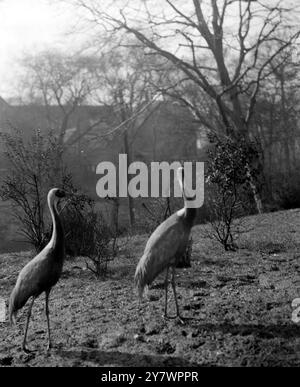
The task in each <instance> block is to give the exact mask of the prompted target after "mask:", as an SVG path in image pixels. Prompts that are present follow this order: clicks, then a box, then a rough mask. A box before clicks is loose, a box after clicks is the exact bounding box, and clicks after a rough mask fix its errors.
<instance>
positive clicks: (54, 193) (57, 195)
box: [48, 188, 66, 206]
mask: <svg viewBox="0 0 300 387" xmlns="http://www.w3.org/2000/svg"><path fill="white" fill-rule="evenodd" d="M65 196H66V193H65V191H63V190H62V189H60V188H52V189H50V191H49V192H48V204H49V205H50V206H53V204H55V205H56V204H57V203H58V201H59V199H61V198H64V197H65Z"/></svg>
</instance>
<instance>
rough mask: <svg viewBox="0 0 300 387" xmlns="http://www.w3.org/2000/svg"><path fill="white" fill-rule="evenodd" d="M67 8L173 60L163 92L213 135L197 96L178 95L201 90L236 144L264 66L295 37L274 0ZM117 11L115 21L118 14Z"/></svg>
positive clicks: (81, 2) (172, 0)
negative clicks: (173, 75) (173, 72)
mask: <svg viewBox="0 0 300 387" xmlns="http://www.w3.org/2000/svg"><path fill="white" fill-rule="evenodd" d="M73 3H75V4H76V5H77V6H80V7H84V9H85V10H88V11H89V12H90V13H91V14H92V16H93V22H94V23H96V24H98V25H100V24H103V23H106V27H107V28H109V27H110V28H111V29H112V30H113V31H114V32H116V33H120V32H121V33H122V32H127V33H129V34H131V35H133V36H134V37H135V38H136V41H137V43H135V45H136V44H140V45H142V46H143V47H147V49H148V54H150V55H154V54H155V55H158V56H159V57H161V58H164V59H165V60H166V61H167V62H168V63H171V64H172V65H173V66H174V68H176V69H177V70H178V71H179V77H178V78H177V80H176V82H175V83H173V85H169V86H168V88H167V89H165V90H164V91H165V92H166V93H168V94H170V95H173V96H175V97H177V98H178V97H179V98H180V100H181V101H183V102H185V103H186V105H187V106H188V107H189V108H190V109H191V110H192V112H193V113H194V115H195V117H196V118H197V119H198V120H199V122H200V123H201V124H202V125H205V126H206V127H207V128H208V129H209V130H211V131H215V128H214V127H213V125H211V123H210V119H209V117H208V116H207V111H203V108H202V105H201V99H199V101H198V102H197V101H196V99H195V98H194V99H190V98H189V95H188V94H180V93H178V90H180V88H179V87H181V88H182V85H185V88H189V87H193V88H194V90H195V91H197V94H198V95H201V94H202V95H203V93H204V95H205V97H206V98H207V99H208V100H209V101H210V103H211V104H213V105H214V109H215V111H216V112H217V115H218V120H219V122H221V124H222V129H223V133H222V134H223V135H225V136H229V137H231V138H235V139H236V140H237V141H238V140H239V138H244V139H247V140H250V139H251V130H250V129H251V125H252V123H253V120H252V119H253V113H254V109H255V106H256V101H257V96H258V94H259V91H260V86H261V84H262V81H263V80H264V79H266V77H268V75H269V74H270V72H271V71H272V70H270V67H269V65H270V63H271V62H273V61H274V59H275V58H276V57H277V56H278V55H279V54H281V53H282V52H284V51H285V50H286V49H287V48H289V47H290V46H291V44H292V43H293V42H294V41H295V40H296V39H297V38H298V37H299V28H297V27H295V26H297V23H294V26H293V25H292V24H291V23H290V25H291V27H289V28H288V23H289V22H290V20H287V15H288V14H289V11H291V9H288V8H287V7H285V6H284V3H283V1H280V0H279V1H277V2H276V4H272V5H270V3H269V2H267V1H264V2H258V1H252V0H222V1H217V0H211V1H210V2H208V1H205V2H204V1H201V0H190V1H189V2H182V1H177V0H165V1H164V2H162V3H160V4H157V2H153V1H147V2H146V1H141V2H139V3H138V5H137V4H136V3H135V4H134V5H131V3H130V2H129V3H126V5H125V4H124V2H120V1H119V2H116V3H115V2H114V4H113V5H112V6H111V8H109V4H110V3H106V4H105V6H106V9H105V8H104V6H103V4H100V3H97V4H95V2H93V1H89V0H74V1H73ZM117 10H119V15H120V16H116V15H117V14H118V13H117ZM293 15H295V12H294V13H293ZM282 29H286V30H287V32H288V33H287V34H286V38H285V39H281V38H280V39H278V33H279V31H281V30H282ZM120 36H121V38H120V41H121V43H122V38H123V41H124V40H126V39H127V37H126V36H125V35H124V34H121V35H120ZM270 42H273V43H274V42H277V43H278V44H276V45H275V44H274V45H272V50H271V52H270V53H269V56H268V57H267V58H266V57H265V56H264V55H263V53H264V50H265V49H266V45H267V44H269V43H270ZM178 88H179V89H178ZM181 90H182V89H181ZM181 90H180V91H181ZM199 102H200V103H199ZM205 113H206V114H205ZM248 174H249V177H250V181H249V184H250V186H251V188H252V192H253V196H254V199H255V202H256V206H257V210H258V211H259V212H261V210H262V203H261V198H260V193H259V190H258V188H257V185H256V184H255V181H254V179H252V178H251V176H252V166H251V165H248Z"/></svg>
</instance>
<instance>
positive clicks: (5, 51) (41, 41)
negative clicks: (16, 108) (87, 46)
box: [0, 0, 74, 98]
mask: <svg viewBox="0 0 300 387" xmlns="http://www.w3.org/2000/svg"><path fill="white" fill-rule="evenodd" d="M70 13H71V10H66V9H65V7H63V6H59V5H53V4H52V5H51V4H50V2H49V0H0V96H2V97H3V98H5V97H8V96H9V95H10V89H11V85H13V83H14V80H15V78H16V74H17V73H18V71H19V68H18V65H17V62H18V59H20V58H21V57H22V55H23V54H24V53H26V52H27V53H28V52H34V51H38V50H41V49H43V48H47V47H50V46H51V47H53V46H58V47H59V46H62V45H64V44H66V42H67V40H68V39H72V37H68V36H67V35H66V34H67V33H68V31H69V30H70V28H71V22H70V20H74V18H72V17H70ZM73 39H74V36H73Z"/></svg>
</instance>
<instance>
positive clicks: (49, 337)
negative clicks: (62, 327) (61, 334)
mask: <svg viewBox="0 0 300 387" xmlns="http://www.w3.org/2000/svg"><path fill="white" fill-rule="evenodd" d="M45 294H46V297H45V301H46V318H47V328H48V346H47V351H49V349H50V348H52V343H51V335H50V320H49V295H50V290H47V291H46V292H45Z"/></svg>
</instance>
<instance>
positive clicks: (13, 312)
mask: <svg viewBox="0 0 300 387" xmlns="http://www.w3.org/2000/svg"><path fill="white" fill-rule="evenodd" d="M17 314H18V311H17V310H15V309H14V305H13V304H12V303H9V312H8V316H9V323H10V325H15V324H16V321H17Z"/></svg>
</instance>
